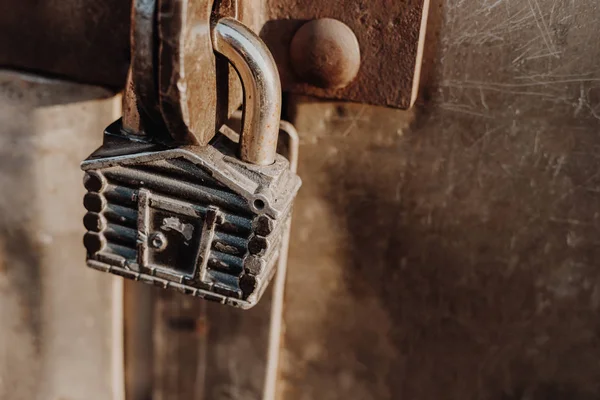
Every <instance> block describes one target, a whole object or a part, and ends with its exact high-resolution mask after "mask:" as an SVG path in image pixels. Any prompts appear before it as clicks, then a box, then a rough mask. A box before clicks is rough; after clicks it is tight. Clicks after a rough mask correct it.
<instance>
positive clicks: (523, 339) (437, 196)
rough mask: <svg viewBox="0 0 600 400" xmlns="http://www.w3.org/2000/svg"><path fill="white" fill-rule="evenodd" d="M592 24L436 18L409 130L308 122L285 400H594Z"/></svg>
mask: <svg viewBox="0 0 600 400" xmlns="http://www.w3.org/2000/svg"><path fill="white" fill-rule="evenodd" d="M598 20H600V7H599V6H598V4H597V2H596V1H591V0H585V1H564V2H563V1H555V0H524V1H509V0H490V1H487V0H485V1H479V0H477V1H475V0H446V1H441V0H437V1H433V2H432V16H431V20H430V24H431V25H430V30H429V33H428V35H429V36H428V38H427V49H428V51H429V54H428V58H427V59H426V61H425V62H426V63H427V64H428V66H427V67H428V73H427V74H426V79H425V81H424V82H423V96H422V98H421V103H422V104H420V105H419V106H418V107H417V108H416V109H415V110H414V111H413V113H412V114H410V113H405V112H398V111H392V110H386V109H380V108H373V107H366V106H361V105H343V104H330V103H329V104H314V103H310V102H300V103H299V104H298V107H297V109H296V119H295V122H296V125H297V128H298V130H299V132H300V134H301V141H302V144H301V150H300V165H299V173H300V175H301V176H302V177H303V179H304V186H303V188H302V191H301V193H300V196H299V199H298V201H297V203H296V208H295V209H296V214H295V217H294V218H295V220H294V225H293V232H292V246H291V253H290V265H289V272H288V274H289V275H288V285H287V290H286V292H287V308H286V315H285V321H286V330H285V332H286V334H285V340H284V343H285V347H284V349H283V356H282V357H283V371H282V379H281V385H280V390H281V395H280V398H281V399H285V400H296V399H299V400H300V399H301V400H304V399H320V400H329V399H354V400H367V399H369V400H370V399H420V400H429V399H431V400H434V399H435V400H438V399H445V400H452V399H460V400H468V399H573V400H582V399H596V398H599V397H600V365H599V364H598V360H599V359H600V318H599V316H600V280H599V278H600V265H599V260H600V247H599V241H600V234H599V233H600V232H599V229H600V220H599V215H600V214H599V213H600V211H599V210H600V208H599V207H600V194H599V193H600V175H599V172H598V171H599V170H600V161H599V158H598V154H596V153H597V152H598V150H599V149H600V136H599V135H598V133H599V132H600V122H599V119H600V46H598V42H597V31H598V30H597V26H598Z"/></svg>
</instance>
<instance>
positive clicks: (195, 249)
mask: <svg viewBox="0 0 600 400" xmlns="http://www.w3.org/2000/svg"><path fill="white" fill-rule="evenodd" d="M213 37H214V39H213V40H214V42H215V43H216V44H217V45H218V51H220V52H221V53H222V54H223V55H225V56H226V57H227V58H228V59H229V57H231V62H232V64H233V65H234V67H235V68H236V70H237V71H239V74H240V78H241V80H242V84H243V87H244V92H245V94H246V98H247V99H248V102H247V103H245V104H244V114H245V121H244V122H243V125H244V128H243V131H242V135H241V145H240V146H238V144H237V143H235V142H234V141H232V140H230V139H229V138H228V137H226V136H224V135H221V134H217V135H216V137H215V138H214V139H213V140H212V141H211V143H210V144H209V145H206V146H197V145H189V146H177V142H176V141H173V142H172V144H168V143H166V144H165V143H164V142H163V141H162V139H163V138H162V137H161V136H153V135H147V134H146V135H143V136H140V135H136V134H132V133H130V132H129V131H128V130H125V129H123V125H122V121H121V120H119V121H117V122H115V123H113V124H112V125H110V126H109V127H108V128H107V129H106V131H105V135H104V144H103V146H102V147H100V148H99V149H98V150H97V151H95V152H94V153H93V154H92V155H91V156H90V157H89V158H88V159H87V160H85V161H84V162H83V163H82V169H83V170H84V171H86V175H85V181H84V184H85V187H86V189H87V190H88V193H87V194H86V195H85V198H84V205H85V207H86V209H87V210H88V213H87V214H86V216H85V218H84V224H85V226H86V228H87V229H88V232H87V233H86V235H85V237H84V244H85V247H86V249H87V264H88V266H90V267H92V268H95V269H98V270H101V271H106V272H111V273H113V274H116V275H120V276H123V277H126V278H130V279H134V280H139V281H142V282H145V283H150V284H154V285H157V286H160V287H162V288H174V289H177V290H179V291H180V292H182V293H185V294H190V295H194V296H198V297H201V298H205V299H208V300H214V301H218V302H221V303H224V304H229V305H232V306H236V307H241V308H250V307H252V306H253V305H255V304H256V303H257V302H258V300H259V299H260V297H261V295H262V293H263V292H264V290H265V289H266V287H267V285H268V283H269V281H270V280H271V278H272V277H273V275H274V273H275V262H276V260H277V257H278V254H279V247H280V246H279V245H280V243H281V239H282V237H283V235H284V232H285V231H286V227H287V224H288V221H289V218H290V215H291V210H292V204H293V200H294V198H295V195H296V192H297V191H298V189H299V187H300V184H301V181H300V178H299V177H298V176H297V175H296V174H295V173H293V172H292V171H291V170H290V165H289V161H288V160H287V159H286V158H285V157H283V156H281V155H279V154H277V153H276V146H277V133H278V127H279V112H280V108H281V93H280V86H279V82H278V79H279V78H278V74H277V69H276V67H275V63H274V61H273V58H272V57H271V56H270V54H269V52H268V50H267V49H266V47H265V46H264V44H263V43H262V42H261V41H260V39H259V38H258V36H256V35H255V34H253V33H252V31H250V30H249V29H248V28H246V27H245V26H244V25H243V24H241V23H239V22H237V21H234V20H232V19H229V18H225V19H221V20H219V21H218V22H217V23H215V24H214V25H213ZM263 134H264V136H263ZM238 147H239V148H240V149H241V152H240V151H238ZM238 153H241V154H242V155H243V156H244V157H245V158H246V159H247V160H243V159H240V158H239V157H238Z"/></svg>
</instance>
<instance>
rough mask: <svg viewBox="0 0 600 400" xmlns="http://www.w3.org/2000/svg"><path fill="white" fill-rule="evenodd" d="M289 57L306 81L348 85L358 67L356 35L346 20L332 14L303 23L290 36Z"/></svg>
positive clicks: (329, 86) (330, 86)
mask: <svg viewBox="0 0 600 400" xmlns="http://www.w3.org/2000/svg"><path fill="white" fill-rule="evenodd" d="M290 60H291V62H292V68H293V69H294V71H295V72H296V74H297V75H298V76H299V77H300V78H302V79H303V80H304V81H305V82H306V83H310V84H312V85H315V86H318V87H321V88H324V89H339V88H343V87H345V86H347V85H348V84H349V83H350V82H352V80H353V79H354V78H355V77H356V75H357V74H358V70H359V68H360V46H359V44H358V39H356V36H355V35H354V32H352V29H350V28H349V27H348V26H347V25H346V24H344V23H343V22H341V21H338V20H336V19H332V18H323V19H317V20H314V21H310V22H307V23H306V24H304V25H302V27H300V29H298V31H297V32H296V33H295V35H294V37H293V38H292V43H291V47H290Z"/></svg>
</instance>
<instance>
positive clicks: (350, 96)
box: [0, 0, 429, 136]
mask: <svg viewBox="0 0 600 400" xmlns="http://www.w3.org/2000/svg"><path fill="white" fill-rule="evenodd" d="M12 3H14V4H11V5H10V6H9V7H5V8H6V10H4V12H3V13H2V14H0V49H2V51H1V52H0V66H2V67H8V68H14V69H22V70H30V71H35V72H39V73H42V74H51V75H58V76H62V77H66V78H69V79H72V80H75V81H81V82H86V83H93V84H98V85H103V86H108V87H113V88H123V87H124V85H125V79H126V75H127V68H128V64H129V31H130V23H131V21H130V12H131V1H117V0H102V1H81V0H63V1H61V2H52V1H50V0H43V1H41V2H38V1H34V0H23V1H20V2H16V1H13V2H12ZM205 3H206V4H208V2H205ZM428 4H429V0H407V1H393V0H377V1H367V0H360V1H356V0H342V1H335V2H333V1H329V2H323V1H318V0H309V1H302V2H299V1H296V0H261V1H260V2H256V1H249V0H245V1H239V18H240V19H241V20H242V21H244V22H245V23H246V24H248V25H249V26H251V27H252V28H253V29H255V30H256V31H257V32H260V34H261V37H262V38H263V40H265V41H266V42H267V44H268V46H269V48H270V49H271V51H272V52H273V54H274V56H275V59H276V60H277V63H278V67H279V72H280V75H281V77H282V80H283V88H284V90H286V91H291V92H294V93H299V94H308V95H313V96H317V97H320V98H328V99H339V100H349V101H355V102H361V103H368V104H376V105H386V106H389V107H395V108H408V107H410V106H411V105H412V103H413V102H414V99H415V97H416V88H417V85H416V84H417V83H418V81H419V69H420V68H419V67H420V54H421V49H420V46H422V43H423V39H424V29H422V27H423V26H424V25H425V24H424V23H423V22H424V21H425V20H426V17H427V10H428ZM195 7H203V6H201V5H200V2H199V3H198V4H197V5H196V6H195ZM324 17H328V18H335V19H337V20H339V21H341V22H343V23H345V24H346V25H348V26H349V27H350V28H351V29H352V31H353V32H354V34H355V35H356V37H357V39H358V42H359V45H360V52H361V59H362V61H361V65H360V70H359V72H358V76H357V77H356V79H355V80H354V81H353V82H352V83H351V84H350V85H348V86H347V87H345V88H342V89H320V88H318V87H316V86H313V85H310V84H308V83H305V82H302V81H301V79H299V78H298V77H297V76H296V74H295V73H294V72H293V69H292V66H291V65H290V61H289V46H290V42H291V40H292V37H293V35H294V33H295V32H296V31H297V29H298V28H300V26H302V25H303V24H304V23H305V22H306V21H309V20H313V19H316V18H324ZM24 21H27V24H26V26H27V27H28V28H27V29H24V28H23V27H24ZM16 38H18V40H16ZM209 58H210V57H209ZM184 64H185V61H184ZM188 64H189V63H188ZM200 75H201V74H200ZM229 75H230V76H229V77H224V79H225V80H227V79H229V80H230V84H231V83H232V82H231V81H237V77H236V76H235V74H233V76H231V74H229ZM217 78H218V79H219V77H217ZM235 84H236V85H237V83H235ZM233 98H234V99H231V100H233V101H229V102H228V101H225V103H229V104H224V105H222V107H221V108H227V107H228V108H230V109H234V108H235V103H236V101H235V99H238V98H239V94H238V95H237V96H233ZM200 103H201V102H200ZM221 112H222V113H224V112H223V111H221ZM192 125H193V124H192ZM195 130H196V129H194V128H193V127H192V131H195ZM200 136H202V135H200Z"/></svg>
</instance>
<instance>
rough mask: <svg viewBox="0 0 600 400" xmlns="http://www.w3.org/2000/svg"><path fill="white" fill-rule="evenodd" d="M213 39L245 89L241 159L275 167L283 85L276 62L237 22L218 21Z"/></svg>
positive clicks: (214, 46) (254, 37)
mask: <svg viewBox="0 0 600 400" xmlns="http://www.w3.org/2000/svg"><path fill="white" fill-rule="evenodd" d="M211 36H212V43H213V49H214V51H215V52H217V53H219V54H221V55H223V56H224V57H225V58H227V60H229V62H230V63H231V65H233V67H234V68H235V70H236V71H237V73H238V75H239V77H240V80H241V81H242V87H243V88H244V105H243V110H244V111H243V117H242V133H241V135H240V150H239V152H240V153H239V155H240V158H241V159H242V160H243V161H246V162H249V163H251V164H257V165H270V164H273V162H275V154H276V153H277V138H278V136H279V118H280V114H281V82H280V80H279V72H278V71H277V65H276V64H275V60H274V59H273V56H272V55H271V52H270V51H269V49H268V48H267V46H266V45H265V43H264V42H263V41H262V40H261V39H260V38H259V37H258V36H257V35H256V34H255V33H254V32H252V31H251V30H250V29H249V28H248V27H246V26H245V25H243V24H242V23H240V22H239V21H236V20H235V19H232V18H222V19H220V20H219V21H217V22H216V23H215V24H214V25H213V27H212V35H211Z"/></svg>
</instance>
